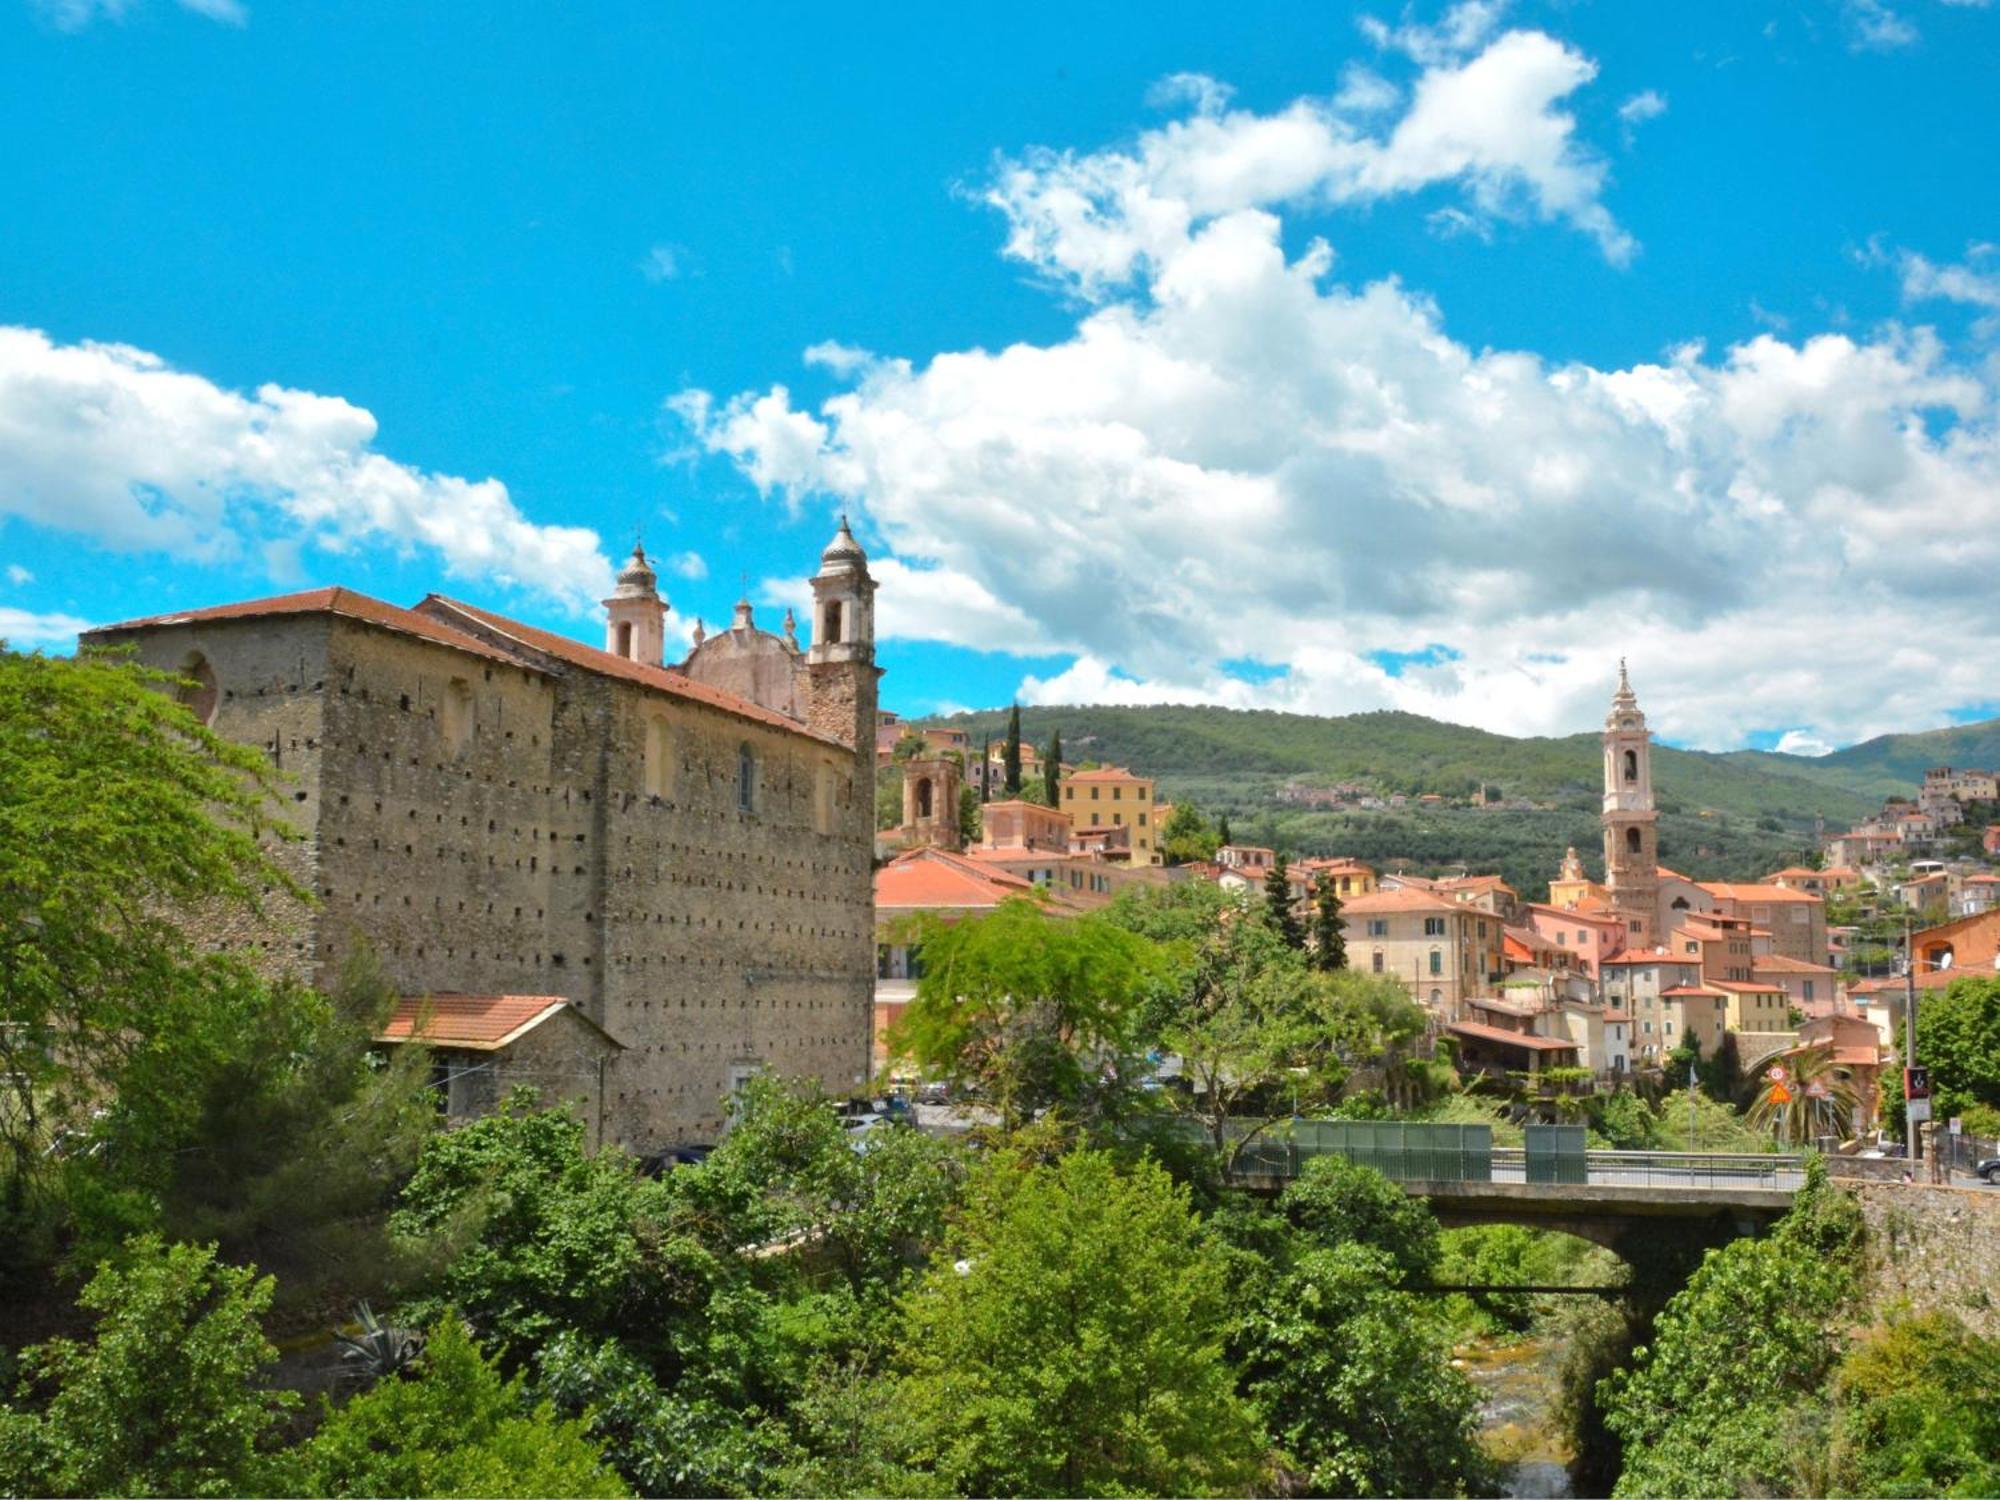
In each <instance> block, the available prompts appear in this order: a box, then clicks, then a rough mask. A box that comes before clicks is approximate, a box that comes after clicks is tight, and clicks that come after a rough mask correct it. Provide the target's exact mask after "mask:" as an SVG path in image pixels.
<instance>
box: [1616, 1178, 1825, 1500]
mask: <svg viewBox="0 0 2000 1500" xmlns="http://www.w3.org/2000/svg"><path fill="white" fill-rule="evenodd" d="M1860 1234H1861V1226H1860V1210H1859V1208H1858V1207H1857V1206H1856V1205H1855V1203H1854V1200H1853V1199H1852V1198H1850V1197H1848V1196H1847V1195H1846V1194H1845V1193H1843V1192H1841V1191H1840V1190H1839V1189H1837V1188H1835V1187H1833V1186H1832V1185H1831V1184H1830V1183H1829V1182H1828V1180H1827V1177H1826V1172H1825V1168H1824V1167H1823V1166H1822V1165H1821V1163H1820V1162H1819V1161H1818V1159H1817V1158H1813V1159H1811V1160H1810V1162H1809V1165H1808V1167H1807V1175H1806V1186H1805V1187H1804V1188H1803V1189H1801V1190H1800V1192H1799V1195H1798V1197H1797V1199H1796V1200H1795V1202H1794V1205H1793V1207H1792V1210H1791V1211H1790V1212H1789V1213H1788V1214H1787V1215H1786V1216H1785V1217H1784V1218H1783V1219H1782V1220H1780V1221H1779V1223H1778V1226H1777V1228H1776V1229H1774V1230H1773V1231H1772V1233H1771V1234H1770V1236H1769V1237H1768V1238H1765V1239H1759V1240H1737V1241H1735V1242H1733V1243H1732V1244H1729V1245H1727V1246H1725V1247H1723V1248H1722V1249H1721V1250H1717V1251H1712V1252H1711V1253H1710V1254H1709V1256H1708V1257H1707V1259H1706V1260H1704V1261H1703V1262H1702V1265H1701V1268H1700V1269H1699V1270H1698V1271H1696V1272H1695V1274H1694V1276H1693V1277H1692V1278H1691V1279H1690V1280H1689V1282H1688V1284H1687V1286H1686V1288H1685V1289H1684V1290H1682V1291H1681V1292H1679V1293H1678V1294H1676V1296H1675V1297H1674V1298H1673V1300H1672V1301H1671V1302H1669V1303H1668V1304H1667V1306H1666V1309H1665V1311H1663V1312H1662V1313H1661V1314H1660V1316H1659V1318H1658V1320H1657V1321H1656V1323H1655V1326H1654V1331H1653V1338H1652V1341H1651V1343H1650V1344H1648V1345H1647V1346H1645V1347H1643V1348H1641V1349H1638V1350H1636V1351H1635V1352H1634V1356H1633V1363H1632V1365H1631V1367H1630V1368H1629V1369H1627V1370H1621V1371H1618V1372H1617V1373H1615V1374H1613V1375H1612V1377H1611V1378H1610V1379H1609V1380H1607V1381H1605V1382H1604V1383H1603V1385H1602V1386H1600V1387H1599V1400H1600V1403H1601V1405H1602V1407H1603V1409H1604V1421H1605V1425H1606V1427H1607V1428H1608V1429H1609V1430H1610V1431H1611V1432H1612V1433H1613V1434H1614V1435H1615V1436H1616V1437H1617V1438H1618V1439H1619V1440H1620V1442H1621V1443H1622V1444H1623V1451H1624V1469H1623V1472H1622V1473H1621V1475H1620V1477H1619V1480H1618V1484H1617V1486H1616V1488H1615V1489H1614V1491H1613V1493H1614V1494H1615V1495H1619V1496H1627V1495H1635V1496H1636V1495H1719V1494H1751V1493H1759V1494H1781V1493H1785V1492H1786V1491H1787V1490H1788V1489H1789V1488H1791V1482H1792V1476H1793V1469H1792V1455H1791V1451H1790V1449H1789V1446H1788V1440H1787V1432H1788V1429H1789V1428H1790V1426H1791V1425H1792V1419H1793V1413H1794V1411H1795V1410H1796V1409H1797V1408H1798V1406H1799V1404H1800V1403H1801V1402H1803V1401H1809V1400H1815V1399H1817V1396H1818V1393H1819V1392H1820V1390H1821V1388H1822V1386H1823V1385H1824V1383H1825V1381H1826V1377H1827V1375H1828V1372H1829V1371H1830V1370H1831V1369H1832V1367H1833V1364H1834V1361H1835V1358H1836V1356H1837V1355H1838V1353H1839V1348H1840V1329H1839V1326H1838V1324H1839V1318H1840V1315H1841V1312H1842V1309H1843V1307H1844V1305H1845V1303H1846V1301H1847V1299H1848V1297H1849V1296H1850V1295H1851V1294H1852V1292H1853V1290H1854V1287H1855V1278H1856V1274H1857V1271H1858V1255H1859V1245H1860Z"/></svg>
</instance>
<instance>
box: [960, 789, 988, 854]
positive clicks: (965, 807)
mask: <svg viewBox="0 0 2000 1500" xmlns="http://www.w3.org/2000/svg"><path fill="white" fill-rule="evenodd" d="M982 822H983V819H982V817H981V815H980V811H979V793H978V792H976V791H974V790H973V789H972V788H971V787H969V786H962V787H960V788H959V789H958V837H959V841H960V842H961V843H963V844H964V845H965V846H966V847H967V848H970V847H971V846H972V845H974V844H976V843H978V842H979V838H980V830H981V825H982Z"/></svg>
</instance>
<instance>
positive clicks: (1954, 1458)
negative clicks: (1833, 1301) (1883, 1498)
mask: <svg viewBox="0 0 2000 1500" xmlns="http://www.w3.org/2000/svg"><path fill="white" fill-rule="evenodd" d="M1831 1395H1832V1403H1831V1404H1832V1408H1833V1414H1832V1420H1831V1422H1830V1424H1829V1425H1830V1428H1831V1437H1832V1442H1831V1443H1830V1444H1829V1445H1828V1448H1827V1450H1826V1467H1825V1470H1824V1471H1823V1472H1821V1473H1808V1474H1807V1475H1806V1476H1804V1477H1805V1478H1806V1479H1807V1486H1806V1487H1809V1488H1811V1489H1815V1490H1817V1491H1818V1492H1820V1493H1823V1494H1849V1495H1996V1494H2000V1339H1991V1338H1982V1337H1980V1336H1979V1335H1978V1334H1975V1333H1973V1332H1972V1331H1971V1330H1970V1329H1968V1328H1967V1327H1966V1326H1965V1324H1964V1323H1962V1322H1961V1321H1959V1319H1958V1318H1957V1317H1956V1316H1955V1315H1953V1314H1951V1313H1948V1312H1931V1313H1926V1314H1923V1315H1921V1316H1905V1317H1897V1318H1892V1319H1891V1321H1889V1322H1888V1323H1886V1324H1884V1325H1882V1326H1880V1327H1877V1328H1874V1329H1871V1330H1870V1331H1869V1332H1868V1333H1867V1334H1866V1335H1865V1336H1864V1337H1863V1338H1862V1339H1861V1340H1860V1341H1859V1342H1858V1343H1856V1344H1855V1346H1854V1347H1853V1348H1852V1349H1850V1350H1848V1352H1847V1353H1846V1354H1845V1355H1844V1356H1843V1357H1842V1358H1841V1361H1840V1364H1839V1366H1838V1368H1837V1369H1836V1370H1835V1372H1834V1377H1833V1383H1832V1392H1831ZM1802 1488H1803V1487H1802Z"/></svg>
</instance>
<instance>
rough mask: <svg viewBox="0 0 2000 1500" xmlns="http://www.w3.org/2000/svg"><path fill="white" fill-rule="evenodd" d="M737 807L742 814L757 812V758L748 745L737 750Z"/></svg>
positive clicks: (740, 746)
mask: <svg viewBox="0 0 2000 1500" xmlns="http://www.w3.org/2000/svg"><path fill="white" fill-rule="evenodd" d="M736 806H737V808H738V809H739V810H740V811H742V812H755V811H756V810H757V757H756V756H754V755H752V754H751V753H750V747H749V746H748V745H739V746H738V747H737V750H736Z"/></svg>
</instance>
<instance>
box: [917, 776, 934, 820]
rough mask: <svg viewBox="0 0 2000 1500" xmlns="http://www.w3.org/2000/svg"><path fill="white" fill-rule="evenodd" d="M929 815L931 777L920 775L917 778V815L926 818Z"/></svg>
mask: <svg viewBox="0 0 2000 1500" xmlns="http://www.w3.org/2000/svg"><path fill="white" fill-rule="evenodd" d="M930 815H931V779H930V777H928V776H920V777H918V778H917V816H918V817H919V818H928V817H929V816H930Z"/></svg>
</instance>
